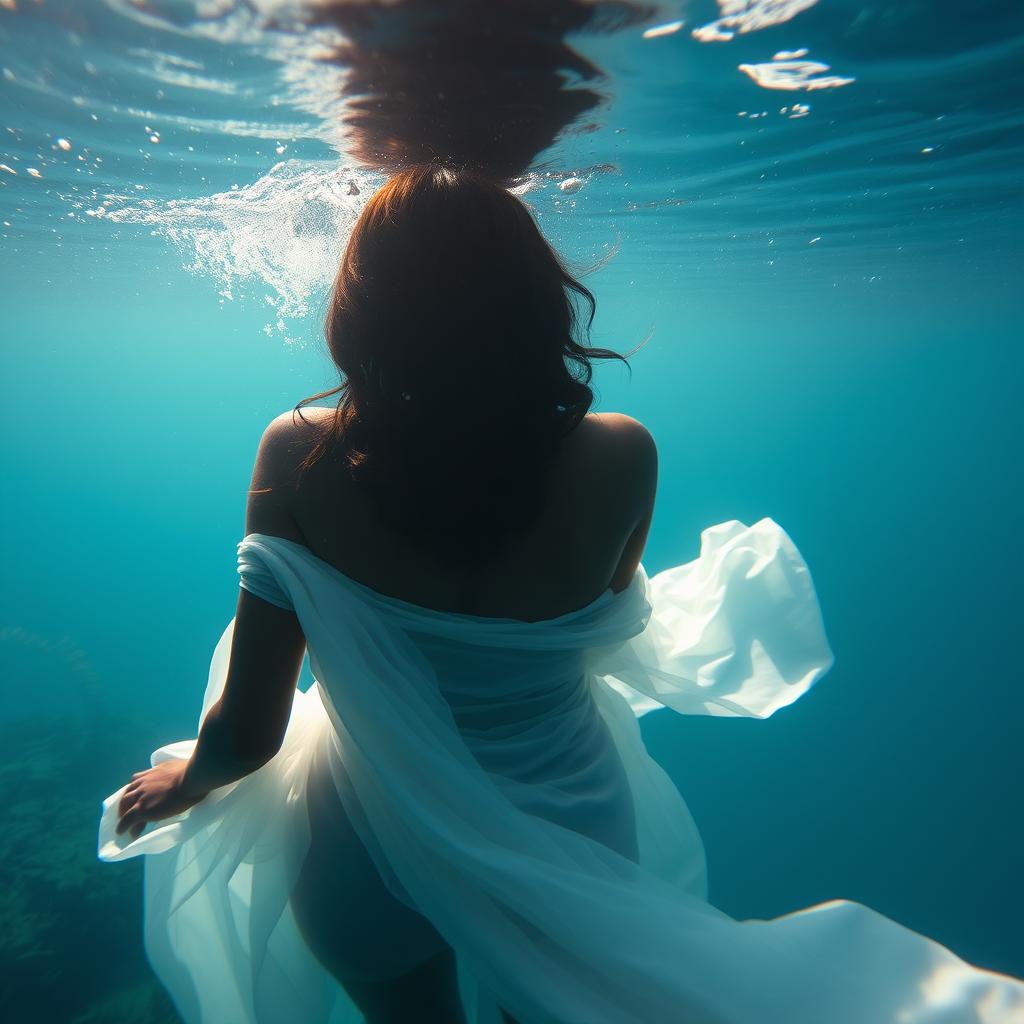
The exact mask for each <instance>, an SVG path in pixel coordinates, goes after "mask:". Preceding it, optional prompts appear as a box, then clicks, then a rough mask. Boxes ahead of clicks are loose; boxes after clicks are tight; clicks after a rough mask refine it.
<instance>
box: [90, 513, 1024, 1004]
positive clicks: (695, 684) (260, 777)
mask: <svg viewBox="0 0 1024 1024" xmlns="http://www.w3.org/2000/svg"><path fill="white" fill-rule="evenodd" d="M239 572H240V574H241V580H242V586H243V587H245V588H246V589H248V590H250V591H252V592H253V593H255V594H258V595H259V596H261V597H263V598H264V599H265V600H268V601H271V602H272V603H274V604H278V605H280V606H282V607H286V608H292V609H294V611H295V613H296V615H297V616H298V618H299V621H300V622H301V624H302V627H303V630H304V632H305V635H306V641H307V646H308V651H309V656H310V665H311V668H312V671H313V675H314V677H315V679H316V685H314V686H312V687H310V689H308V690H307V691H305V692H302V691H297V692H296V694H295V698H294V703H293V707H292V714H291V719H290V722H289V725H288V730H287V734H286V737H285V740H284V743H283V746H282V747H281V750H280V751H279V753H278V754H277V755H276V756H275V757H274V758H273V759H272V760H271V761H270V762H268V763H267V764H266V765H265V766H264V767H262V768H261V769H259V770H258V771H256V772H254V773H253V774H252V775H249V776H247V777H245V778H243V779H242V780H240V781H239V782H237V783H234V784H233V785H230V786H226V787H224V788H222V789H219V790H215V791H214V792H213V793H211V794H210V795H209V796H208V797H207V798H206V799H205V800H203V801H202V802H200V803H199V804H197V805H196V806H194V807H193V808H192V809H191V810H190V811H188V812H187V813H186V814H183V815H181V816H179V817H177V818H173V819H167V820H166V821H163V822H159V823H157V824H155V825H151V826H149V827H148V828H147V830H146V831H145V832H143V834H142V835H141V836H140V837H139V838H137V839H135V840H130V838H129V837H128V836H118V835H116V834H115V832H114V826H115V825H116V820H117V804H118V801H119V799H120V797H121V794H122V792H123V790H119V791H118V792H117V793H114V794H112V795H111V796H110V797H108V798H107V800H106V801H105V802H104V809H103V816H102V820H101V822H100V830H99V855H100V857H101V858H102V859H104V860H110V861H116V860H122V859H125V858H127V857H134V856H137V855H139V854H145V855H147V856H146V872H145V901H146V949H147V953H148V955H149V958H150V961H151V962H152V964H153V967H154V969H155V971H156V973H157V975H158V976H159V978H160V980H161V981H162V983H163V984H164V985H165V986H166V987H167V989H168V990H169V991H170V993H171V995H172V997H173V998H174V1001H175V1003H176V1005H177V1007H178V1009H179V1011H180V1013H181V1014H182V1016H183V1017H184V1019H185V1021H186V1022H188V1024H198V1022H203V1024H250V1022H252V1024H257V1022H258V1024H358V1022H360V1021H361V1020H362V1017H361V1015H360V1014H359V1012H358V1011H357V1010H356V1008H355V1006H354V1005H353V1004H352V1002H351V1001H350V1000H349V999H348V997H347V996H346V994H345V992H344V991H343V989H341V988H340V987H339V986H338V985H337V984H336V983H335V982H334V981H333V979H332V978H331V977H330V976H329V975H327V973H326V972H325V971H324V970H323V969H322V968H321V967H320V965H319V963H318V962H317V961H316V960H315V958H314V957H313V955H312V954H311V952H310V951H309V949H308V948H307V947H306V945H305V943H304V942H303V940H302V938H301V936H300V935H299V932H298V930H297V927H296V924H295V921H294V918H293V916H292V913H291V910H290V907H289V895H290V893H291V891H292V887H293V884H294V881H295V879H296V877H297V875H298V872H299V870H300V868H301V866H302V863H303V858H304V856H305V853H306V850H307V849H308V846H309V818H308V813H307V808H306V799H305V787H306V782H307V777H308V771H309V765H310V762H311V759H312V757H313V754H314V752H315V751H321V752H325V753H326V756H327V757H328V759H329V760H330V763H331V766H332V773H333V772H334V771H335V769H337V776H336V779H337V780H338V781H339V785H338V793H339V797H340V798H341V800H342V803H343V805H344V807H345V811H346V813H347V814H348V816H349V817H350V819H351V821H352V823H353V825H354V826H355V828H356V829H357V831H358V833H359V835H360V837H361V838H362V840H363V842H364V844H365V845H366V847H367V850H368V851H369V852H370V854H371V856H372V857H373V860H374V862H375V863H376V865H377V867H378V869H379V870H380V872H381V875H382V877H383V878H384V880H385V882H386V883H387V885H388V886H389V888H390V889H391V891H392V892H393V893H394V894H395V895H396V896H398V897H399V898H400V899H402V900H404V901H405V902H406V903H408V904H409V905H410V906H412V907H414V908H416V909H417V910H419V911H420V912H421V913H423V914H425V915H426V916H427V917H429V918H430V920H431V921H432V922H433V923H434V925H435V926H436V928H437V929H438V930H439V931H440V932H441V934H442V935H443V936H444V937H445V939H446V940H447V941H448V942H449V943H450V944H451V945H452V946H453V947H454V949H455V950H456V953H457V956H458V962H459V975H460V984H461V986H462V991H463V996H464V999H465V1000H466V1004H467V1008H468V1013H469V1018H470V1021H471V1024H497V1022H498V1021H499V1015H498V1010H497V1007H498V1006H499V1005H500V1006H503V1007H505V1008H506V1009H507V1010H509V1012H511V1013H512V1014H513V1015H514V1016H515V1017H517V1018H518V1019H519V1020H521V1021H522V1022H523V1024H664V1022H668V1021H685V1022H687V1024H823V1022H826V1021H827V1022H828V1024H867V1022H870V1024H926V1022H927V1024H972V1022H978V1024H980V1022H984V1024H1011V1022H1013V1024H1016V1022H1021V1021H1024V984H1022V983H1021V982H1018V981H1015V980H1013V979H1010V978H1007V977H1004V976H1001V975H996V974H993V973H990V972H986V971H982V970H980V969H977V968H974V967H971V966H970V965H968V964H966V963H964V962H963V961H961V960H960V959H958V958H957V957H956V956H954V955H953V954H952V953H951V952H949V951H948V950H946V949H945V948H943V947H942V946H940V945H938V944H937V943H935V942H933V941H931V940H929V939H927V938H925V937H923V936H920V935H917V934H915V933H914V932H912V931H910V930H908V929H906V928H904V927H902V926H900V925H898V924H896V923H895V922H893V921H890V920H888V919H887V918H885V917H883V916H881V915H880V914H877V913H875V912H874V911H872V910H870V909H869V908H867V907H865V906H862V905H860V904H857V903H852V902H849V901H844V900H836V901H832V902H829V903H825V904H821V905H819V906H815V907H810V908H807V909H805V910H801V911H798V912H796V913H792V914H788V915H786V916H784V917H781V918H777V919H774V920H770V921H736V920H734V919H732V918H731V917H729V916H727V915H726V914H724V913H722V912H720V911H718V910H716V909H715V908H714V907H712V906H711V905H710V904H709V903H708V902H707V900H706V885H705V870H704V851H703V847H702V845H701V840H700V836H699V833H698V831H697V829H696V827H695V825H694V823H693V819H692V818H691V816H690V814H689V811H688V810H687V808H686V805H685V803H684V801H683V799H682V797H681V796H680V794H679V792H678V791H677V789H676V787H675V786H674V784H673V783H672V781H671V780H670V779H669V778H668V776H667V775H666V774H665V773H664V771H663V770H662V769H661V768H660V767H659V766H658V765H657V764H656V763H655V762H654V761H653V759H652V758H651V757H650V755H649V754H648V752H647V750H646V748H645V746H644V743H643V739H642V737H641V733H640V729H639V726H638V722H637V718H638V716H640V715H642V714H644V713H645V712H647V711H650V710H652V709H654V708H658V707H663V706H664V707H669V708H671V709H673V710H674V711H677V712H680V713H682V714H710V715H747V716H754V717H761V718H763V717H766V716H768V715H770V714H772V713H773V712H774V711H776V710H777V709H778V708H780V707H783V706H785V705H787V704H789V703H791V702H793V701H794V700H796V699H797V698H798V697H799V696H800V695H801V694H803V693H804V692H806V691H807V689H808V688H809V687H810V686H811V685H813V683H814V682H815V681H816V680H817V679H818V678H819V677H820V676H821V675H822V674H823V673H825V672H826V671H827V670H828V668H829V667H830V665H831V663H832V654H831V651H830V649H829V646H828V642H827V640H826V637H825V632H824V629H823V626H822V621H821V615H820V610H819V607H818V602H817V598H816V596H815V592H814V587H813V584H812V581H811V577H810V574H809V572H808V569H807V567H806V565H805V564H804V562H803V559H802V558H801V556H800V553H799V552H798V551H797V549H796V547H795V546H794V545H793V543H792V541H791V540H790V539H789V537H788V536H787V535H786V534H785V532H784V531H783V530H782V529H780V528H779V526H777V525H776V524H775V523H774V522H772V521H771V520H770V519H763V520H761V521H760V522H758V523H756V524H755V525H754V526H752V527H747V526H744V525H743V524H741V523H738V522H729V523H723V524H720V525H718V526H714V527H711V528H710V529H708V530H706V531H705V532H704V534H703V537H702V545H701V552H700V555H699V557H698V558H697V559H695V560H694V561H693V562H690V563H687V564H683V565H678V566H674V567H672V568H669V569H666V570H664V571H663V572H660V573H658V574H657V575H655V576H653V577H648V576H647V574H646V572H645V571H644V568H643V566H641V567H640V568H638V570H637V572H636V574H635V576H634V578H633V580H632V582H631V583H630V585H629V586H628V587H627V588H626V589H625V590H623V591H621V592H619V593H614V592H613V591H611V590H610V589H609V590H606V591H605V592H604V593H603V594H601V595H600V596H599V597H598V598H596V599H595V600H594V601H593V602H591V603H590V604H589V605H587V606H585V607H583V608H580V609H578V610H576V611H573V612H570V613H568V614H566V615H562V616H559V617H557V618H554V619H546V620H543V621H539V622H523V621H519V620H514V619H500V618H486V617H481V616H472V615H459V614H454V613H449V612H441V611H436V610H432V609H427V608H423V607H421V606H419V605H415V604H411V603H409V602H405V601H401V600H398V599H396V598H392V597H388V596H386V595H383V594H380V593H378V592H377V591H374V590H372V589H371V588H369V587H366V586H364V585H362V584H360V583H358V582H356V581H355V580H352V579H350V578H349V577H347V576H345V575H343V574H342V573H340V572H339V571H338V570H336V569H334V568H333V567H332V566H330V565H328V564H327V563H325V562H323V561H322V560H320V559H319V558H317V557H316V556H315V555H314V554H313V553H312V552H311V551H309V549H307V548H305V547H304V546H302V545H300V544H296V543H294V542H292V541H287V540H283V539H281V538H277V537H270V536H264V535H260V534H250V535H249V536H247V537H246V538H245V539H244V540H243V541H242V542H241V543H240V544H239ZM232 627H233V622H232V623H229V624H228V627H227V629H226V630H225V631H224V634H223V636H222V637H221V639H220V642H219V643H218V644H217V647H216V649H215V650H214V653H213V658H212V662H211V665H210V676H209V683H208V686H207V689H206V695H205V699H204V701H203V710H202V715H205V714H206V712H207V711H208V709H209V708H210V707H211V706H212V704H213V703H214V702H215V701H216V700H217V698H218V696H219V694H220V692H221V689H222V688H223V685H224V681H225V677H226V673H227V666H228V658H229V654H230V649H231V639H232ZM201 721H202V716H201V717H200V722H201ZM194 743H195V741H194V740H187V741H182V742H179V743H174V744H170V745H169V746H165V747H161V748H160V749H159V750H157V751H155V752H154V753H153V756H152V762H153V763H154V764H156V763H158V762H160V761H163V760H166V759H168V758H188V757H189V756H190V754H191V751H192V749H193V747H194ZM342 769H343V770H342ZM342 777H344V778H345V779H346V780H347V781H346V783H345V784H344V785H342V784H340V780H341V778H342ZM627 812H630V813H627ZM631 851H632V854H633V855H631ZM634 856H635V858H636V859H634Z"/></svg>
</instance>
